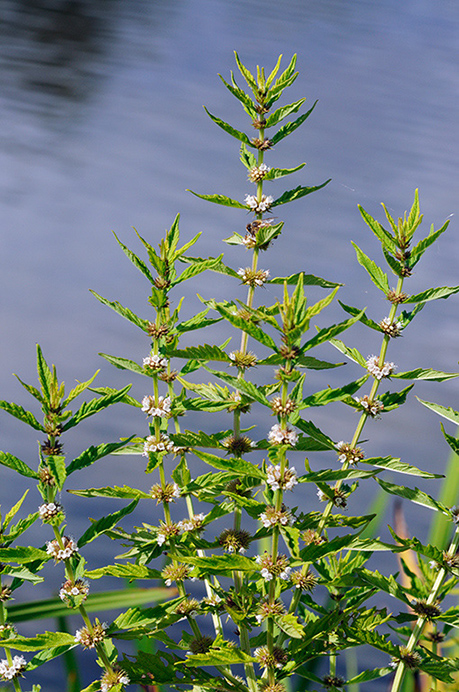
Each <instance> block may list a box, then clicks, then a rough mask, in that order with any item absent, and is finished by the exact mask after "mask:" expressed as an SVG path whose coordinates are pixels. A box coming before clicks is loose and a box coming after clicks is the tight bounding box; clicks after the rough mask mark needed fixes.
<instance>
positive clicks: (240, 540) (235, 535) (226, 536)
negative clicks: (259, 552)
mask: <svg viewBox="0 0 459 692" xmlns="http://www.w3.org/2000/svg"><path fill="white" fill-rule="evenodd" d="M251 539H252V536H251V535H250V533H249V532H248V531H244V530H243V529H225V530H224V531H222V533H221V534H220V535H219V537H218V542H219V544H220V545H221V546H222V547H223V550H225V551H226V552H227V553H240V554H241V555H243V554H244V553H245V552H246V551H247V548H248V547H249V546H250V541H251Z"/></svg>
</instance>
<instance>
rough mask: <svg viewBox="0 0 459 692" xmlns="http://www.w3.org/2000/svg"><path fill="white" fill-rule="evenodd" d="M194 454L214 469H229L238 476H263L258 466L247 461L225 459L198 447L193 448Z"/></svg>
mask: <svg viewBox="0 0 459 692" xmlns="http://www.w3.org/2000/svg"><path fill="white" fill-rule="evenodd" d="M194 454H195V455H196V456H197V457H198V459H201V461H205V462H206V464H209V466H212V468H214V469H220V470H222V471H231V473H235V474H237V475H238V476H240V477H242V476H250V477H252V478H253V477H256V478H265V474H264V473H263V471H262V470H261V469H260V468H258V466H255V465H254V464H251V463H250V462H249V461H244V460H243V459H235V458H231V459H226V458H222V457H218V456H216V455H215V454H210V453H209V452H203V451H202V450H198V449H195V450H194Z"/></svg>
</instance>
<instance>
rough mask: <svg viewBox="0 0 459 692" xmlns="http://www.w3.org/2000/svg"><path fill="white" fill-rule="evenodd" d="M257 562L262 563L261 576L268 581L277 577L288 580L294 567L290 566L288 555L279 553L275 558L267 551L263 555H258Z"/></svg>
mask: <svg viewBox="0 0 459 692" xmlns="http://www.w3.org/2000/svg"><path fill="white" fill-rule="evenodd" d="M255 562H256V563H257V564H258V565H260V568H261V570H260V571H261V576H262V577H263V579H266V581H271V579H274V578H275V577H278V578H279V579H283V580H285V581H288V580H289V579H290V572H291V571H292V568H291V567H290V566H289V559H288V557H287V556H286V555H277V557H276V559H275V560H273V558H272V556H271V555H270V554H269V553H267V552H265V553H263V555H257V556H256V558H255Z"/></svg>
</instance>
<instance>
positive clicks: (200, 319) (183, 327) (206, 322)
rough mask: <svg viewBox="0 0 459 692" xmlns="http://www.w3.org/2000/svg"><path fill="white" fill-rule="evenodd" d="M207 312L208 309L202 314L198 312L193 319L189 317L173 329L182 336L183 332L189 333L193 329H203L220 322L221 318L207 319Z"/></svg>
mask: <svg viewBox="0 0 459 692" xmlns="http://www.w3.org/2000/svg"><path fill="white" fill-rule="evenodd" d="M208 312H209V310H208V309H206V310H203V311H202V312H198V313H197V314H196V315H195V316H194V317H191V318H190V319H189V320H185V321H184V322H180V324H177V325H176V326H175V329H176V330H177V332H178V333H179V334H184V333H185V332H191V331H194V330H195V329H202V328H203V327H208V326H210V325H212V324H217V322H221V319H222V318H221V317H214V318H207V317H206V315H207V314H208Z"/></svg>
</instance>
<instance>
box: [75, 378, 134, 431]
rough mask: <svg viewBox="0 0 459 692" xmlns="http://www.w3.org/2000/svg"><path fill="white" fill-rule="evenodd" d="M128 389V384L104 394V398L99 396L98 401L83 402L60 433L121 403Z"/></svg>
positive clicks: (129, 386)
mask: <svg viewBox="0 0 459 692" xmlns="http://www.w3.org/2000/svg"><path fill="white" fill-rule="evenodd" d="M130 388H131V385H130V384H129V385H128V386H127V387H124V388H123V389H119V390H116V391H115V392H113V393H110V394H105V395H104V396H101V397H100V398H99V399H91V401H85V402H84V403H83V404H82V406H80V408H79V409H78V411H77V412H76V413H75V414H74V415H73V416H72V418H70V419H69V420H68V421H67V422H66V423H65V424H64V425H63V426H62V431H65V430H69V429H70V428H73V427H74V426H75V425H78V423H80V421H82V420H84V419H85V418H88V417H89V416H93V415H94V414H95V413H98V412H99V411H102V410H103V409H104V408H107V407H108V406H111V405H112V404H116V403H117V402H118V401H121V399H122V398H123V397H124V396H125V395H126V394H127V393H128V391H129V390H130Z"/></svg>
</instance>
